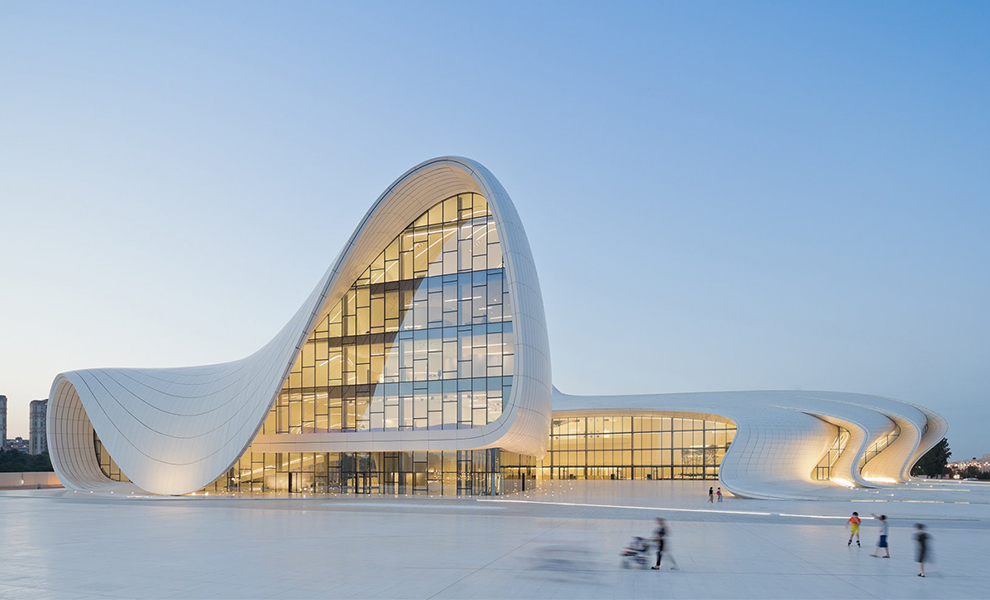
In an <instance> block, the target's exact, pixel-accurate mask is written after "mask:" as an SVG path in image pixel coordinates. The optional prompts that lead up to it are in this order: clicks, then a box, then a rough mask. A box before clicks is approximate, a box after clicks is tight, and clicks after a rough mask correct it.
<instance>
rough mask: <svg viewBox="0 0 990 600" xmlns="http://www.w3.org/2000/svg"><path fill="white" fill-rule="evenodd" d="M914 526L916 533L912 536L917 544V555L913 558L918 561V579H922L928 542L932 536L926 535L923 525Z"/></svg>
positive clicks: (926, 558)
mask: <svg viewBox="0 0 990 600" xmlns="http://www.w3.org/2000/svg"><path fill="white" fill-rule="evenodd" d="M914 526H915V527H916V528H917V529H918V532H917V533H915V534H914V541H916V542H918V554H917V556H915V558H917V559H918V567H920V568H921V572H920V573H918V577H924V576H925V562H926V561H927V560H928V542H929V540H931V539H932V536H930V535H928V532H926V531H925V526H924V525H923V524H921V523H915V525H914Z"/></svg>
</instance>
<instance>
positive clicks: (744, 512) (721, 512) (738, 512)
mask: <svg viewBox="0 0 990 600" xmlns="http://www.w3.org/2000/svg"><path fill="white" fill-rule="evenodd" d="M475 501H476V502H507V503H513V504H550V505H557V506H582V507H588V508H625V509H631V510H666V511H675V512H697V513H712V514H716V515H753V516H757V517H772V516H774V513H768V512H756V511H747V510H711V509H706V508H667V507H663V506H626V505H622V504H590V503H586V502H543V501H540V500H498V499H494V498H478V499H476V500H475Z"/></svg>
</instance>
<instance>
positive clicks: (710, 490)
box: [708, 487, 715, 504]
mask: <svg viewBox="0 0 990 600" xmlns="http://www.w3.org/2000/svg"><path fill="white" fill-rule="evenodd" d="M714 502H715V488H713V487H709V488H708V503H709V504H714Z"/></svg>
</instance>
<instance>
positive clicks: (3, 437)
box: [0, 396, 7, 450]
mask: <svg viewBox="0 0 990 600" xmlns="http://www.w3.org/2000/svg"><path fill="white" fill-rule="evenodd" d="M6 449H7V397H6V396H0V450H6Z"/></svg>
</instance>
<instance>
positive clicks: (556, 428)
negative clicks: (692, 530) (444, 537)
mask: <svg viewBox="0 0 990 600" xmlns="http://www.w3.org/2000/svg"><path fill="white" fill-rule="evenodd" d="M670 415H673V416H670ZM735 434H736V426H735V424H734V423H732V422H731V421H728V420H720V419H719V420H712V419H710V418H709V419H703V418H691V417H689V416H686V415H680V414H678V413H651V414H639V415H601V414H594V415H591V414H589V415H582V416H555V417H554V419H553V421H552V422H551V426H550V448H549V451H548V452H547V455H546V456H545V457H544V458H543V460H542V461H537V460H535V459H533V458H532V457H528V456H519V455H517V454H513V453H509V452H504V453H503V454H502V473H503V475H505V477H506V478H507V479H531V478H538V479H717V478H718V468H719V465H720V464H721V462H722V459H723V458H724V457H725V452H726V451H727V450H728V449H729V446H730V445H731V444H732V440H733V438H734V437H735Z"/></svg>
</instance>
